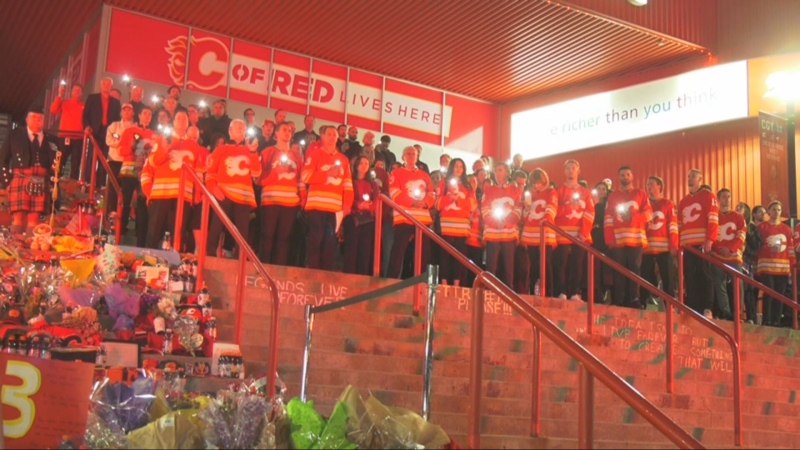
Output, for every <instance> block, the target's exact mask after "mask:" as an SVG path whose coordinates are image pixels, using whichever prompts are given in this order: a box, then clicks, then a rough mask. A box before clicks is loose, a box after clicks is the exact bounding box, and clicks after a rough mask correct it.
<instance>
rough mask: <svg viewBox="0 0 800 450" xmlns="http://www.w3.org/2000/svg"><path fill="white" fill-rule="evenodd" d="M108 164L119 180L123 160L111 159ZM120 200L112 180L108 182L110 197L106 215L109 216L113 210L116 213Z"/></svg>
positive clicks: (107, 202) (107, 200)
mask: <svg viewBox="0 0 800 450" xmlns="http://www.w3.org/2000/svg"><path fill="white" fill-rule="evenodd" d="M108 166H109V167H110V168H111V172H112V173H113V174H114V177H115V178H116V179H117V181H119V171H120V170H121V169H122V162H121V161H109V162H108ZM98 174H99V173H98ZM120 187H121V186H120ZM123 196H124V193H123ZM118 200H119V199H118V198H117V191H116V190H115V189H114V185H113V184H111V182H108V198H107V199H106V216H108V215H109V214H111V213H112V212H113V213H115V214H116V212H117V201H118ZM123 207H124V206H123Z"/></svg>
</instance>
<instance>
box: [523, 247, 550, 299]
mask: <svg viewBox="0 0 800 450" xmlns="http://www.w3.org/2000/svg"><path fill="white" fill-rule="evenodd" d="M540 252H541V247H539V246H538V245H537V246H534V245H529V246H528V265H529V267H530V271H529V276H528V283H529V285H530V286H529V289H530V293H531V295H534V294H535V293H536V282H537V281H539V279H540V278H541V271H542V264H541V263H542V260H541V253H540ZM544 259H545V266H544V269H545V274H544V276H545V277H546V278H545V291H546V292H539V295H540V296H542V297H550V296H552V295H553V263H552V260H553V248H552V247H545V250H544Z"/></svg>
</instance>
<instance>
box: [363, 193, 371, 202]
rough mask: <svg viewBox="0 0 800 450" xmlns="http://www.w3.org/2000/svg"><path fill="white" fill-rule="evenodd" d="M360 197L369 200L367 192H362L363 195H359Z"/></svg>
mask: <svg viewBox="0 0 800 450" xmlns="http://www.w3.org/2000/svg"><path fill="white" fill-rule="evenodd" d="M361 198H363V199H364V201H365V202H368V201H369V194H364V195H362V196H361Z"/></svg>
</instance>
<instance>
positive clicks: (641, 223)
mask: <svg viewBox="0 0 800 450" xmlns="http://www.w3.org/2000/svg"><path fill="white" fill-rule="evenodd" d="M652 218H653V208H652V207H651V206H650V199H648V198H647V194H645V192H644V191H643V190H641V189H639V188H632V189H629V190H627V191H624V190H622V189H617V190H616V191H613V192H612V193H611V194H609V195H608V202H607V203H606V214H605V217H604V218H603V226H604V237H605V240H606V244H609V245H610V243H611V242H613V243H615V244H616V246H617V247H647V230H646V228H647V224H648V223H649V222H650V220H652Z"/></svg>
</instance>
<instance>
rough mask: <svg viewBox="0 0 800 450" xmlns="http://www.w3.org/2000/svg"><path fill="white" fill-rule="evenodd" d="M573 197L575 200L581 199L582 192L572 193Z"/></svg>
mask: <svg viewBox="0 0 800 450" xmlns="http://www.w3.org/2000/svg"><path fill="white" fill-rule="evenodd" d="M572 199H573V200H575V201H578V200H580V199H581V194H579V193H577V192H576V193H574V194H572Z"/></svg>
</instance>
